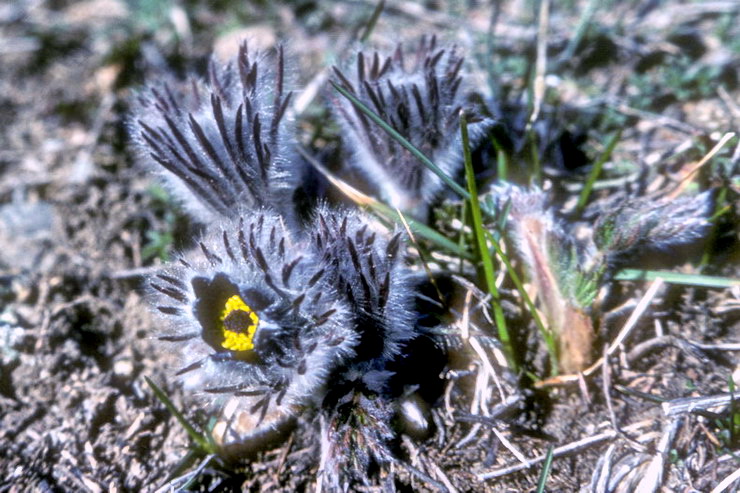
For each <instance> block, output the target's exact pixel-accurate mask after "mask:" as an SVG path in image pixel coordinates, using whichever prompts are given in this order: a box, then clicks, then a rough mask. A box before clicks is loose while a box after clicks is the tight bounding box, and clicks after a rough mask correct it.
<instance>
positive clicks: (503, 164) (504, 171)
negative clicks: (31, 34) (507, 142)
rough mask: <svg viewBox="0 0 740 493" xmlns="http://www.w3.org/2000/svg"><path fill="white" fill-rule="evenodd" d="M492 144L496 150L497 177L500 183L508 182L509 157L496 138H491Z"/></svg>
mask: <svg viewBox="0 0 740 493" xmlns="http://www.w3.org/2000/svg"><path fill="white" fill-rule="evenodd" d="M491 144H493V148H494V149H495V150H496V176H497V178H498V179H499V181H506V180H507V179H508V177H509V161H510V159H509V155H508V154H507V153H506V150H504V148H503V146H502V145H501V143H500V142H499V141H498V139H497V138H496V137H494V136H491Z"/></svg>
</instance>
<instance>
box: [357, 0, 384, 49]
mask: <svg viewBox="0 0 740 493" xmlns="http://www.w3.org/2000/svg"><path fill="white" fill-rule="evenodd" d="M384 8H385V0H380V2H378V5H376V6H375V10H373V14H372V15H371V16H370V19H368V21H367V24H366V25H365V31H363V33H362V35H361V36H360V42H362V43H365V42H366V41H367V40H368V39H370V35H371V34H372V33H373V30H374V29H375V24H377V23H378V19H379V18H380V14H382V13H383V9H384Z"/></svg>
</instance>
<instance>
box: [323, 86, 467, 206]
mask: <svg viewBox="0 0 740 493" xmlns="http://www.w3.org/2000/svg"><path fill="white" fill-rule="evenodd" d="M330 83H331V85H332V87H334V89H336V90H337V91H338V92H339V94H341V95H342V96H344V97H345V98H347V99H348V100H349V101H350V102H351V103H352V104H353V105H355V106H356V107H357V109H359V110H360V111H362V112H363V113H364V114H365V115H366V116H367V117H368V118H370V119H371V120H372V121H374V122H375V123H376V124H377V125H378V126H379V127H380V128H382V129H383V130H384V131H385V132H386V133H387V134H388V135H390V136H391V137H392V138H393V139H394V140H395V141H396V142H398V143H399V144H401V145H402V146H403V147H404V148H405V149H406V150H407V151H409V152H410V153H411V154H413V155H414V156H416V158H417V159H419V161H421V162H422V163H423V164H424V166H426V167H427V168H429V169H430V170H431V171H432V172H433V173H434V174H435V175H437V176H439V177H440V179H441V180H442V181H443V182H445V183H446V184H447V186H449V187H450V188H451V189H452V190H453V191H454V192H455V193H456V194H458V195H459V196H460V197H462V198H464V199H470V194H469V193H468V192H467V191H466V190H465V189H464V188H463V187H461V186H460V185H458V184H457V183H455V180H453V179H452V178H450V177H449V176H447V173H445V172H444V171H442V170H441V169H440V168H439V166H437V165H436V164H434V163H433V162H432V160H431V159H429V158H428V157H426V156H425V155H424V153H423V152H421V151H420V150H419V149H417V148H416V147H415V146H414V145H413V144H412V143H411V142H409V141H408V140H407V139H406V138H405V137H404V136H403V135H401V134H400V133H398V132H397V131H396V129H394V128H393V127H392V126H390V125H389V124H388V123H386V122H385V120H383V119H382V118H381V117H380V116H378V115H377V114H376V113H375V112H374V111H373V110H371V109H370V108H368V107H367V105H365V104H364V103H363V102H362V101H360V100H359V99H357V97H355V95H354V94H352V93H350V92H349V91H348V90H347V89H345V88H344V87H342V86H340V85H339V84H337V83H335V82H334V81H330Z"/></svg>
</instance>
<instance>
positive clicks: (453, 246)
mask: <svg viewBox="0 0 740 493" xmlns="http://www.w3.org/2000/svg"><path fill="white" fill-rule="evenodd" d="M369 207H370V208H371V209H373V210H374V211H375V212H376V213H378V214H381V215H382V216H385V217H387V218H389V219H391V220H393V221H394V222H399V223H400V222H401V217H400V216H399V215H398V212H396V211H395V210H393V209H392V208H391V207H389V206H387V205H385V204H383V203H381V202H375V203H371V204H369ZM404 218H405V219H406V222H407V223H408V225H409V228H410V229H411V231H413V232H414V233H415V234H418V235H419V236H421V237H422V238H424V239H426V240H428V241H430V242H432V243H434V244H435V245H437V246H438V247H441V248H442V249H444V250H446V251H448V252H449V253H452V254H454V255H457V256H458V257H461V258H464V259H466V260H473V256H472V255H471V254H470V252H469V251H467V250H466V249H465V248H464V247H463V246H461V245H460V244H458V243H455V242H454V241H452V240H450V239H449V238H447V237H446V236H445V235H443V234H441V233H439V232H438V231H435V230H434V229H432V228H430V227H429V226H427V225H426V224H424V223H420V222H418V221H415V220H413V219H411V218H410V217H406V216H404Z"/></svg>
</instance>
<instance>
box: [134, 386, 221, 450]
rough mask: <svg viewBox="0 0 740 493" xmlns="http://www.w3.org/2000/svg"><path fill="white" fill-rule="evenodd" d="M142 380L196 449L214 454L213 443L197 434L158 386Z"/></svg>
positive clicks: (202, 435)
mask: <svg viewBox="0 0 740 493" xmlns="http://www.w3.org/2000/svg"><path fill="white" fill-rule="evenodd" d="M144 380H146V383H147V384H148V385H149V387H151V389H152V391H154V395H156V396H157V399H159V400H160V401H162V404H164V405H165V407H166V408H167V410H168V411H169V412H170V413H172V415H173V416H174V417H175V419H176V420H177V421H178V423H180V426H182V427H183V428H184V429H185V431H186V432H187V434H188V436H190V439H191V440H193V442H195V443H196V444H197V445H198V447H200V448H201V449H202V450H203V451H204V452H205V453H207V454H214V453H216V447H215V445H214V443H213V442H212V441H211V440H209V439H208V438H207V437H206V436H205V435H204V434H202V433H200V432H198V430H196V429H195V428H194V427H193V426H192V425H191V424H190V422H189V421H188V420H187V418H186V417H185V416H184V415H183V414H182V413H181V412H180V411H179V410H178V409H177V408H176V407H175V405H174V404H173V403H172V401H171V400H170V398H169V397H168V396H167V394H165V393H164V391H163V390H162V389H161V388H159V386H158V385H157V384H156V383H154V382H153V381H152V379H150V378H149V377H144Z"/></svg>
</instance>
